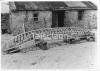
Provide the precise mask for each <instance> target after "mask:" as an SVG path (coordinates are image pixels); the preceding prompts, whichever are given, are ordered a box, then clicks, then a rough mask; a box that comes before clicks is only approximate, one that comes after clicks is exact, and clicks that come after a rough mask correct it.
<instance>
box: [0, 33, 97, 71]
mask: <svg viewBox="0 0 100 71" xmlns="http://www.w3.org/2000/svg"><path fill="white" fill-rule="evenodd" d="M6 36H7V38H5V37H6ZM3 37H4V38H3ZM8 38H9V39H11V38H12V36H9V35H2V39H1V40H2V41H1V43H2V47H4V45H3V44H4V42H5V41H7V40H9V39H8ZM96 52H97V46H96V42H86V41H83V42H82V43H76V44H63V45H59V46H54V47H53V48H50V49H49V50H36V51H28V52H26V53H15V54H6V55H3V54H2V55H1V65H2V68H3V69H85V68H86V69H87V68H88V69H95V68H96V58H97V57H96Z"/></svg>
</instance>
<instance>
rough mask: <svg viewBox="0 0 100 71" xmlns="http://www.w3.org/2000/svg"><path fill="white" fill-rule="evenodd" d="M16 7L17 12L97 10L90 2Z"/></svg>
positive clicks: (20, 4) (23, 4)
mask: <svg viewBox="0 0 100 71" xmlns="http://www.w3.org/2000/svg"><path fill="white" fill-rule="evenodd" d="M14 6H15V8H14V9H15V10H69V9H93V10H96V9H97V7H96V6H95V5H94V4H93V3H91V2H89V1H81V2H80V1H66V2H54V1H53V2H36V1H35V2H14ZM11 8H12V7H11Z"/></svg>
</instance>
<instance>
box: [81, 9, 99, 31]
mask: <svg viewBox="0 0 100 71" xmlns="http://www.w3.org/2000/svg"><path fill="white" fill-rule="evenodd" d="M82 22H83V23H84V25H85V27H87V28H90V29H94V28H97V11H96V10H86V11H84V16H83V20H82Z"/></svg>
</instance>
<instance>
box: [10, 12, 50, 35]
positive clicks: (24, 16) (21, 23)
mask: <svg viewBox="0 0 100 71" xmlns="http://www.w3.org/2000/svg"><path fill="white" fill-rule="evenodd" d="M36 12H37V13H38V21H34V20H33V14H34V13H36ZM10 22H11V26H10V28H11V31H12V33H13V34H14V35H17V34H20V33H23V32H27V31H31V30H35V29H40V28H50V27H51V24H52V12H49V11H27V12H26V11H19V12H15V13H14V12H13V13H11V15H10Z"/></svg>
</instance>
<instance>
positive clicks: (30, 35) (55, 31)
mask: <svg viewBox="0 0 100 71" xmlns="http://www.w3.org/2000/svg"><path fill="white" fill-rule="evenodd" d="M88 31H89V30H88V29H82V28H80V27H60V28H45V29H37V30H32V31H29V32H26V33H22V34H19V35H17V36H15V37H14V38H13V39H12V40H10V41H9V42H8V44H9V46H8V47H10V48H12V47H14V46H19V45H20V44H23V43H25V42H27V41H30V40H35V39H43V40H63V39H64V37H65V36H67V37H68V38H70V37H71V36H73V37H77V36H78V35H84V34H85V32H88Z"/></svg>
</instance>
